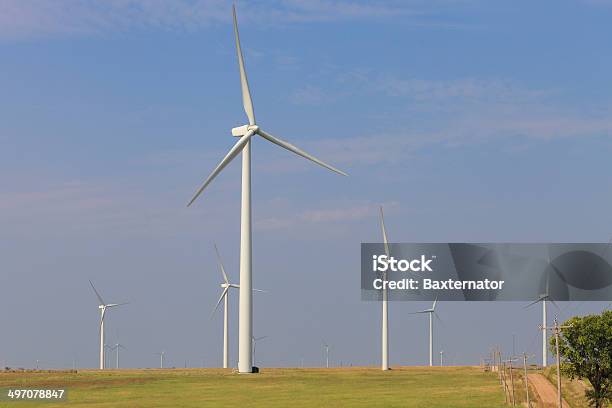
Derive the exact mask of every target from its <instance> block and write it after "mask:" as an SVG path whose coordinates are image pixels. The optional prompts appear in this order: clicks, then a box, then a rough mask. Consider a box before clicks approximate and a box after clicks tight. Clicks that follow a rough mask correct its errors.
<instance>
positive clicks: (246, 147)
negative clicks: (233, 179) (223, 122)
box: [187, 7, 346, 373]
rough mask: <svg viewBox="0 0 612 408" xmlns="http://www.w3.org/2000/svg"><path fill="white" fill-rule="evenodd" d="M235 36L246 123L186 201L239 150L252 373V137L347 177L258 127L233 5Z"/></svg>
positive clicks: (243, 300)
mask: <svg viewBox="0 0 612 408" xmlns="http://www.w3.org/2000/svg"><path fill="white" fill-rule="evenodd" d="M233 22H234V37H235V41H236V55H237V57H238V67H239V70H240V84H241V88H242V104H243V106H244V111H245V113H246V115H247V117H248V120H249V123H248V125H243V126H240V127H236V128H233V129H232V135H233V136H236V137H239V139H238V141H237V142H236V144H234V146H233V147H232V148H231V149H230V150H229V152H228V153H227V154H226V155H225V157H224V158H223V160H221V162H219V164H218V165H217V167H215V169H214V170H213V171H212V173H210V175H209V176H208V178H207V179H206V180H205V181H204V183H203V184H202V186H201V187H200V188H199V189H198V190H197V191H196V193H195V195H194V196H193V198H192V199H191V200H190V201H189V203H188V204H187V206H188V207H189V206H190V205H191V204H192V203H193V202H194V201H195V200H196V199H197V198H198V197H199V196H200V194H202V192H203V191H204V189H205V188H206V187H207V186H208V185H209V184H210V183H211V182H212V181H213V179H214V178H215V177H216V176H217V175H218V174H219V173H220V172H221V171H222V170H223V169H224V168H225V166H227V165H228V164H229V163H230V162H231V161H232V160H233V159H234V158H235V157H236V156H237V155H238V154H239V153H241V152H242V198H241V208H240V296H239V316H238V319H239V324H238V372H240V373H252V372H253V364H252V363H253V359H252V357H253V356H252V354H251V351H252V350H251V337H252V336H253V299H252V289H253V286H252V269H251V267H252V262H251V261H252V257H251V255H252V254H251V250H252V240H251V238H252V231H251V138H252V137H253V136H254V135H259V136H261V137H263V138H264V139H266V140H267V141H269V142H272V143H274V144H276V145H278V146H280V147H282V148H284V149H287V150H289V151H291V152H293V153H295V154H297V155H299V156H302V157H304V158H306V159H308V160H311V161H313V162H315V163H317V164H319V165H320V166H323V167H325V168H327V169H329V170H331V171H334V172H336V173H338V174H342V175H345V176H346V173H344V172H342V171H340V170H338V169H336V168H335V167H332V166H330V165H328V164H326V163H324V162H322V161H321V160H319V159H317V158H315V157H314V156H311V155H310V154H308V153H306V152H305V151H303V150H301V149H299V148H297V147H296V146H294V145H292V144H290V143H288V142H285V141H284V140H281V139H279V138H277V137H275V136H272V135H271V134H270V133H268V132H266V131H264V130H263V129H261V128H260V127H259V126H258V125H257V124H256V122H255V110H254V108H253V101H252V99H251V91H250V90H249V83H248V80H247V75H246V69H245V66H244V59H243V57H242V49H241V46H240V36H239V34H238V23H237V21H236V8H235V7H234V8H233Z"/></svg>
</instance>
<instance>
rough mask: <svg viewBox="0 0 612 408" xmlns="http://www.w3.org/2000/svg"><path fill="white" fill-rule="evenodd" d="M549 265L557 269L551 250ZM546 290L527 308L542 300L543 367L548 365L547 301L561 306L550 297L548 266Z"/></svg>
mask: <svg viewBox="0 0 612 408" xmlns="http://www.w3.org/2000/svg"><path fill="white" fill-rule="evenodd" d="M548 266H550V267H552V268H553V269H556V268H555V266H554V265H553V264H552V263H551V262H550V252H549V253H548ZM545 274H546V277H545V278H546V291H545V292H544V293H542V294H540V297H539V298H537V299H536V300H534V301H533V302H531V303H529V304H528V305H527V306H525V308H528V307H530V306H532V305H535V304H536V303H539V302H542V367H546V366H548V344H547V343H548V334H547V332H546V327H548V326H547V323H548V318H547V315H546V302H547V301H550V302H551V303H552V304H553V305H554V306H555V307H556V308H557V309H558V308H559V307H558V306H557V304H556V303H555V301H554V300H552V298H551V297H550V291H549V272H548V268H546V272H545Z"/></svg>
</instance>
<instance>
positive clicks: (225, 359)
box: [211, 244, 263, 368]
mask: <svg viewBox="0 0 612 408" xmlns="http://www.w3.org/2000/svg"><path fill="white" fill-rule="evenodd" d="M215 252H216V253H217V261H218V262H219V269H221V274H222V275H223V283H222V284H221V288H222V289H223V291H222V292H221V297H219V301H218V302H217V305H216V306H215V308H214V309H213V312H212V314H211V317H212V315H213V314H214V313H215V312H216V311H217V309H218V308H219V305H220V304H221V301H223V368H228V367H229V336H228V330H229V329H228V320H229V312H228V304H229V300H228V298H229V290H230V288H235V289H240V285H236V284H234V283H230V282H229V279H228V277H227V273H226V272H225V268H224V267H223V261H222V260H221V255H219V250H218V249H217V245H216V244H215ZM253 291H257V292H263V290H259V289H253ZM253 360H255V357H253Z"/></svg>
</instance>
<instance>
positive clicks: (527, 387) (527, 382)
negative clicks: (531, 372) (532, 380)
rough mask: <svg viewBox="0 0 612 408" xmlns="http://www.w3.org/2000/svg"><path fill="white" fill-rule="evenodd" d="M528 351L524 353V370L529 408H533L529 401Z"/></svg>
mask: <svg viewBox="0 0 612 408" xmlns="http://www.w3.org/2000/svg"><path fill="white" fill-rule="evenodd" d="M527 358H528V356H527V353H523V371H524V374H523V375H524V377H525V394H526V395H527V408H531V402H530V401H529V380H528V378H527Z"/></svg>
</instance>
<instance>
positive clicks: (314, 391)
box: [0, 367, 504, 408]
mask: <svg viewBox="0 0 612 408" xmlns="http://www.w3.org/2000/svg"><path fill="white" fill-rule="evenodd" d="M5 387H17V388H19V387H22V388H54V387H55V388H57V387H64V388H67V389H68V402H62V403H49V402H44V403H38V404H34V403H29V402H9V403H3V404H4V405H3V406H17V407H26V406H27V407H30V406H44V407H49V408H51V407H73V406H74V407H89V408H95V407H117V408H118V407H130V408H133V407H289V406H290V407H337V408H340V407H368V408H370V407H440V408H448V407H466V408H468V407H469V408H474V407H488V408H491V407H502V406H503V401H504V396H503V393H502V389H501V387H500V386H499V383H498V382H497V378H496V376H495V375H494V374H491V373H483V372H482V371H480V370H479V369H478V368H471V367H443V368H441V367H433V368H429V367H402V368H396V369H394V370H392V371H390V372H382V371H380V370H378V369H375V368H338V369H297V368H293V369H283V368H266V369H263V370H262V372H261V373H260V374H254V375H238V374H232V373H231V372H230V371H228V370H221V369H172V370H119V371H115V370H109V371H105V372H103V373H101V372H98V371H93V370H92V371H82V372H78V373H59V372H55V373H53V372H50V373H1V374H0V388H5ZM0 404H2V403H0Z"/></svg>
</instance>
